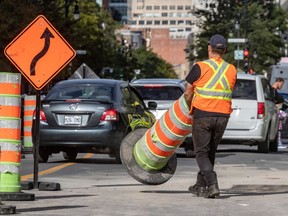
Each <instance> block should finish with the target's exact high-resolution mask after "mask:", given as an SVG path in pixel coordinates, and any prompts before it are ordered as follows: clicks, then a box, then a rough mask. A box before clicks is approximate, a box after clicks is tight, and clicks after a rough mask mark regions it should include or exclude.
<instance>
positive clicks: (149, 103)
mask: <svg viewBox="0 0 288 216" xmlns="http://www.w3.org/2000/svg"><path fill="white" fill-rule="evenodd" d="M156 108H157V103H156V102H155V101H149V102H148V109H151V110H155V109H156Z"/></svg>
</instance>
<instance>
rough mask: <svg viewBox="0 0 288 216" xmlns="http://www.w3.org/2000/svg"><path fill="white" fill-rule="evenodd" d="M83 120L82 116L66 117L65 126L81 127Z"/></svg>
mask: <svg viewBox="0 0 288 216" xmlns="http://www.w3.org/2000/svg"><path fill="white" fill-rule="evenodd" d="M81 123H82V118H81V116H64V124H65V125H81Z"/></svg>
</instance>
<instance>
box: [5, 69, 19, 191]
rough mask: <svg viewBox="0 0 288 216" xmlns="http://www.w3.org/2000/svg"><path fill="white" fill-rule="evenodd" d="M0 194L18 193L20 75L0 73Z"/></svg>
mask: <svg viewBox="0 0 288 216" xmlns="http://www.w3.org/2000/svg"><path fill="white" fill-rule="evenodd" d="M0 86H1V87H0V177H1V178H0V192H20V190H21V186H20V172H19V171H20V158H21V118H20V117H21V98H20V91H21V75H20V74H19V73H8V72H0Z"/></svg>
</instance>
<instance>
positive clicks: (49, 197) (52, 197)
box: [36, 194, 97, 200]
mask: <svg viewBox="0 0 288 216" xmlns="http://www.w3.org/2000/svg"><path fill="white" fill-rule="evenodd" d="M88 196H97V195H85V194H81V195H80V194H74V195H63V196H37V197H36V199H37V200H40V199H63V198H71V197H73V198H76V197H88Z"/></svg>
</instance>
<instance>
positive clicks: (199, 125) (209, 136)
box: [192, 117, 229, 186]
mask: <svg viewBox="0 0 288 216" xmlns="http://www.w3.org/2000/svg"><path fill="white" fill-rule="evenodd" d="M228 120H229V118H228V117H203V118H197V119H194V121H193V124H192V138H193V143H194V151H195V155H196V161H197V164H198V167H199V169H200V171H199V173H198V176H197V182H196V184H198V185H202V186H209V185H212V184H216V183H217V176H216V173H215V172H214V162H215V154H216V151H217V147H218V144H219V143H220V141H221V139H222V136H223V134H224V131H225V129H226V126H227V123H228Z"/></svg>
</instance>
